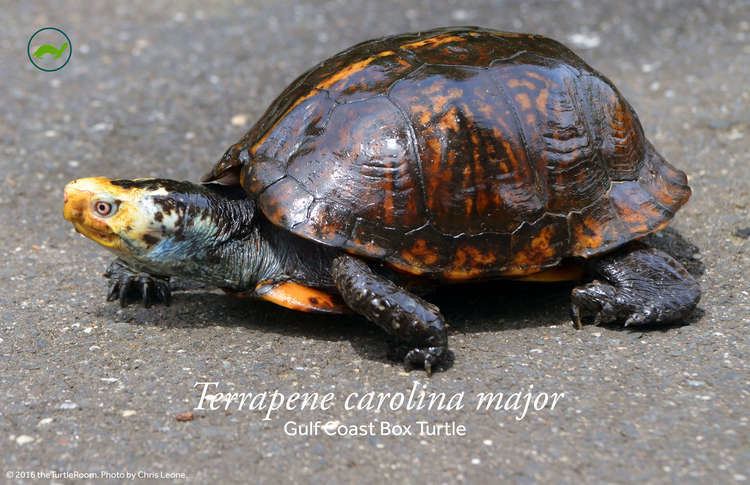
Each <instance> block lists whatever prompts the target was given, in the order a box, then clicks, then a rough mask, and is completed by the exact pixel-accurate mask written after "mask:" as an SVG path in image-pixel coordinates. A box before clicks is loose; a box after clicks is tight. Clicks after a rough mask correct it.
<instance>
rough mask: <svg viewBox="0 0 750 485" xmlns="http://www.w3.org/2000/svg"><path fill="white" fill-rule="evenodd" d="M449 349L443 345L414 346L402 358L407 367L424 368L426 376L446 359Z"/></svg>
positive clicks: (409, 368)
mask: <svg viewBox="0 0 750 485" xmlns="http://www.w3.org/2000/svg"><path fill="white" fill-rule="evenodd" d="M449 352H450V351H448V350H447V349H446V348H444V347H427V348H416V349H412V350H410V351H408V352H407V353H406V355H405V356H404V358H403V362H404V366H405V367H406V368H407V369H408V370H411V369H420V368H421V369H424V371H425V372H426V373H427V375H428V376H431V375H432V371H433V369H436V368H438V367H439V366H440V364H442V363H443V361H445V360H446V358H447V357H448V354H449Z"/></svg>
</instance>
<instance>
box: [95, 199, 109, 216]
mask: <svg viewBox="0 0 750 485" xmlns="http://www.w3.org/2000/svg"><path fill="white" fill-rule="evenodd" d="M94 210H96V212H97V213H98V214H99V215H100V216H108V215H110V214H111V213H112V204H111V203H109V202H104V201H103V200H99V201H97V202H96V204H94Z"/></svg>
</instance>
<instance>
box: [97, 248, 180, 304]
mask: <svg viewBox="0 0 750 485" xmlns="http://www.w3.org/2000/svg"><path fill="white" fill-rule="evenodd" d="M104 277H105V278H108V279H109V289H108V291H107V301H114V300H120V306H122V307H125V306H126V305H127V304H128V301H130V300H131V299H136V300H137V299H141V300H142V301H143V305H144V306H145V307H146V308H148V307H150V306H151V304H152V303H164V304H165V305H167V306H169V303H170V302H171V300H172V294H171V292H170V289H169V278H164V277H161V276H154V275H151V274H148V273H143V272H139V271H135V270H133V269H131V268H130V267H129V266H128V265H127V263H126V262H125V261H123V260H121V259H115V260H114V261H112V263H110V265H109V267H108V268H107V271H105V272H104Z"/></svg>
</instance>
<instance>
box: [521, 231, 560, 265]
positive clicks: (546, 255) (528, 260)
mask: <svg viewBox="0 0 750 485" xmlns="http://www.w3.org/2000/svg"><path fill="white" fill-rule="evenodd" d="M554 234H555V230H554V228H553V227H552V226H547V227H545V228H543V229H542V230H541V231H539V234H537V235H536V236H535V237H534V238H533V239H532V240H531V241H529V244H528V245H527V246H526V247H525V248H524V249H522V250H521V251H519V252H518V253H517V254H516V255H515V256H514V258H513V263H514V265H517V266H520V267H527V268H529V269H532V268H539V267H541V266H542V264H544V263H545V262H546V261H549V260H550V259H552V258H554V256H555V248H554V247H553V246H552V244H551V242H552V236H554Z"/></svg>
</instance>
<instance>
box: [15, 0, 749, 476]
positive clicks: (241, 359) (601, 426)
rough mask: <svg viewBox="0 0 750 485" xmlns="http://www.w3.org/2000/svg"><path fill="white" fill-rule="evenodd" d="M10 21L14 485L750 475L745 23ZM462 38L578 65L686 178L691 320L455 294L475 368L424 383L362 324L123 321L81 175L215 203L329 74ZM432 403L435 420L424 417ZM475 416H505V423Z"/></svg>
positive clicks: (247, 305) (201, 15) (690, 5)
mask: <svg viewBox="0 0 750 485" xmlns="http://www.w3.org/2000/svg"><path fill="white" fill-rule="evenodd" d="M2 10H3V14H2V15H1V16H0V27H1V28H0V88H1V89H0V169H1V171H0V183H1V184H2V189H1V190H0V228H1V229H0V257H1V258H2V265H1V266H0V281H2V291H1V292H0V396H1V397H0V463H1V464H2V467H1V468H2V470H0V472H3V473H4V475H2V476H4V477H5V478H6V479H7V480H8V481H9V482H19V481H23V479H24V478H31V477H32V476H33V477H37V478H39V477H41V479H42V480H44V481H47V482H49V481H52V482H56V483H68V482H71V481H76V480H82V481H92V482H93V481H98V478H102V477H105V478H106V477H107V475H103V473H104V472H107V473H111V474H115V475H109V478H113V479H115V480H117V481H120V480H125V479H127V478H129V477H130V476H129V475H126V473H131V474H133V475H134V476H136V477H137V478H140V479H144V480H148V481H155V480H157V479H166V480H172V479H176V480H177V481H180V480H181V478H180V477H185V479H186V480H190V481H194V482H198V483H207V482H210V481H213V482H218V483H247V482H250V481H253V482H254V481H258V482H265V483H274V482H277V481H278V480H279V479H284V480H290V481H293V482H308V481H313V480H315V481H316V482H317V481H321V480H325V481H326V482H330V483H347V482H348V483H351V482H362V483H382V482H384V481H387V482H394V483H420V482H433V483H443V482H447V483H450V482H457V481H466V482H485V481H489V480H498V479H499V480H502V481H506V482H510V483H519V484H526V483H535V482H546V483H550V482H552V483H602V482H616V483H625V482H649V483H689V482H692V483H707V482H713V483H728V482H747V481H748V480H749V479H750V429H749V426H750V423H749V422H748V420H749V419H750V404H749V403H748V398H749V397H750V396H749V394H750V372H749V371H750V368H749V367H750V366H748V357H749V355H750V353H749V352H750V346H749V345H748V337H747V330H748V323H749V321H750V293H749V292H750V285H748V281H749V278H748V273H749V272H750V256H749V255H748V249H750V238H749V237H748V236H750V217H749V216H748V214H749V213H750V160H749V157H748V152H750V109H749V108H750V88H748V86H750V84H749V83H748V81H747V80H748V78H750V4H748V3H747V2H744V1H736V2H730V1H708V0H707V1H704V2H700V1H678V0H663V1H659V2H653V1H645V0H636V1H629V2H620V1H615V0H612V1H601V2H599V1H583V0H580V1H570V2H555V3H552V2H546V1H524V2H511V1H505V2H503V1H500V2H494V3H492V2H468V1H462V2H440V3H439V4H438V2H427V1H418V2H411V1H407V0H397V1H377V2H366V1H362V0H352V1H341V2H311V3H287V2H278V1H265V0H263V1H260V0H258V1H255V2H252V3H251V4H242V3H241V2H218V1H200V2H198V1H196V2H167V1H162V0H150V1H137V2H93V1H92V2H67V3H60V2H52V1H47V2H41V1H39V2H37V1H35V2H17V3H16V2H14V3H10V4H7V5H5V6H4V7H3V8H2ZM465 24H469V25H472V24H476V25H482V26H485V27H490V28H495V29H498V30H510V31H524V32H536V33H540V34H545V35H548V36H550V37H553V38H556V39H558V40H561V41H563V42H565V43H566V44H568V45H569V46H571V47H572V48H573V49H574V50H576V51H577V52H578V53H579V54H580V55H581V56H582V57H583V58H584V59H585V60H586V61H588V62H589V63H590V64H592V65H593V66H594V67H595V68H597V69H598V70H600V71H601V72H603V73H605V74H606V75H607V76H608V77H610V78H611V79H612V80H613V81H614V82H615V84H616V85H617V86H618V87H619V89H620V90H621V91H622V92H623V94H624V95H625V96H626V98H627V99H628V100H629V101H630V102H631V103H632V104H633V105H634V107H635V109H636V111H637V112H638V114H639V116H640V118H641V120H642V122H643V124H644V127H645V129H646V132H647V135H648V136H649V138H650V139H651V140H652V141H653V143H654V144H655V146H656V147H657V148H658V149H659V151H660V152H661V153H662V154H663V155H664V156H665V157H666V158H667V159H668V160H670V161H671V162H672V163H673V164H674V165H676V166H678V167H679V168H681V169H683V170H685V171H686V172H687V173H688V174H689V177H690V184H691V186H692V187H693V191H694V195H693V197H692V199H691V201H690V202H689V204H688V205H687V206H686V207H685V208H684V209H683V210H681V211H680V212H679V213H678V214H677V217H676V218H675V219H674V221H673V223H672V225H671V228H670V230H668V231H666V232H665V233H664V234H663V235H661V236H658V237H654V238H652V243H653V244H655V245H658V246H660V247H664V248H666V249H668V250H669V251H671V252H672V253H673V254H675V255H676V256H677V257H678V258H679V259H681V260H682V261H683V262H685V263H686V265H687V266H688V267H689V268H690V270H691V271H692V272H693V273H694V274H695V275H696V276H698V277H699V280H700V282H701V285H702V287H703V290H704V296H703V299H702V301H701V304H700V307H699V310H698V311H697V312H696V314H695V316H694V317H693V318H692V319H691V320H690V321H688V322H685V323H686V324H685V325H676V326H671V327H669V328H664V329H651V330H645V331H644V330H624V329H622V328H618V327H610V326H607V327H594V326H587V327H585V328H584V329H583V330H576V329H575V328H573V326H572V325H571V323H570V320H569V315H568V295H569V292H570V286H569V285H552V286H535V285H518V284H509V283H500V284H490V285H483V286H481V287H469V288H448V289H443V290H442V291H440V292H439V293H438V294H437V295H436V296H435V297H434V298H433V301H435V302H436V303H438V304H439V305H440V306H441V307H442V308H443V310H444V313H445V315H446V316H447V318H448V320H449V321H450V323H451V328H450V339H451V345H452V349H453V350H454V352H455V354H456V359H455V364H454V365H453V367H452V368H450V369H449V370H448V371H446V372H441V373H437V374H435V375H433V376H432V377H431V378H428V377H426V376H425V374H424V373H423V372H418V371H415V372H411V373H407V372H404V371H403V369H402V368H401V366H399V365H396V364H393V363H391V362H389V361H388V360H387V358H386V351H387V348H386V344H385V341H384V335H383V333H382V332H380V331H379V330H377V329H375V328H373V327H372V326H371V325H369V324H367V323H366V322H365V321H363V320H360V319H357V318H353V317H323V316H310V315H303V314H298V313H294V312H291V311H286V310H284V309H280V308H278V307H275V306H272V305H270V304H267V303H260V302H252V301H237V300H234V299H232V298H230V297H228V296H226V295H224V294H223V293H221V292H215V291H212V290H208V289H201V288H192V289H190V288H188V291H184V292H178V293H176V294H175V297H174V302H173V305H172V306H170V307H155V308H151V309H148V310H147V309H144V308H142V307H138V306H130V307H127V308H125V309H120V307H119V306H118V305H117V304H115V303H107V302H105V299H104V297H105V281H104V279H103V278H102V276H101V274H102V272H103V271H104V269H105V267H106V265H107V263H108V261H109V260H110V259H111V258H110V256H109V255H108V254H107V253H106V251H105V250H104V249H102V248H100V247H98V246H97V245H95V244H94V243H92V242H91V241H88V240H84V239H82V238H80V237H79V236H78V235H77V234H76V233H75V232H74V231H73V229H72V227H71V226H70V225H69V224H68V223H67V222H66V221H64V220H63V219H62V216H61V208H62V188H63V186H64V185H65V183H66V182H67V181H68V180H71V179H74V178H77V177H82V176H92V175H105V176H110V177H123V178H134V177H148V176H160V177H168V178H176V179H189V180H197V178H198V177H199V176H200V175H201V174H202V173H204V172H205V171H206V170H207V169H208V168H209V167H210V166H211V165H212V164H213V163H214V162H215V161H216V160H217V159H218V157H220V156H221V154H223V152H224V150H225V149H226V148H227V147H228V146H229V145H230V144H231V143H233V142H235V141H236V140H237V139H239V138H240V136H241V135H242V134H243V133H244V132H245V131H246V130H247V129H249V127H250V126H251V125H252V123H253V122H254V120H256V119H257V118H258V117H259V116H260V115H261V114H262V112H263V111H264V110H265V108H266V107H267V106H268V104H269V103H270V102H271V101H272V100H273V98H274V97H275V96H276V95H277V94H278V93H279V92H280V91H281V90H282V89H283V88H284V86H285V85H286V84H287V83H289V82H290V81H291V80H292V79H294V78H295V77H296V76H297V75H298V74H299V73H300V72H302V71H303V70H305V69H307V68H308V67H310V66H311V65H312V64H314V63H316V62H317V61H319V60H322V59H324V58H326V57H327V56H329V55H332V54H334V53H336V52H337V51H339V50H342V49H343V48H346V47H347V46H349V45H351V44H354V43H356V42H359V41H362V40H366V39H369V38H373V37H378V36H381V35H386V34H393V33H398V32H407V31H416V30H420V29H427V28H432V27H436V26H445V25H465ZM44 26H56V27H59V28H60V29H61V30H63V31H65V33H66V34H67V35H68V36H69V38H70V40H71V43H72V58H71V59H70V62H69V63H68V64H67V65H66V66H65V67H64V68H62V69H61V70H59V71H55V72H42V71H40V70H38V69H36V68H35V67H34V66H32V65H31V63H30V62H29V59H28V58H27V54H26V47H27V43H28V41H29V37H30V36H31V34H33V33H34V32H35V31H36V30H37V29H39V28H41V27H44ZM200 382H205V383H216V384H215V385H214V384H198V385H196V383H200ZM204 387H205V388H206V395H214V394H216V393H238V398H239V397H241V395H242V394H243V393H244V395H245V397H246V398H247V400H246V402H245V406H244V407H242V408H240V406H239V403H238V402H234V403H233V405H232V406H229V408H228V409H227V408H225V407H221V408H220V409H213V410H212V409H210V406H209V402H208V401H206V400H205V399H204V400H203V401H201V397H202V390H203V388H204ZM274 391H277V392H276V393H274ZM422 391H423V392H424V393H425V394H426V395H425V397H424V399H425V400H424V401H422V404H423V405H424V404H425V402H427V401H429V399H430V398H433V401H434V402H433V403H432V404H433V405H432V407H431V409H428V408H425V407H422V408H419V406H418V404H419V403H418V402H417V401H416V400H418V398H419V396H421V395H422V394H421V392H422ZM264 393H265V394H264ZM294 393H301V394H307V396H306V397H308V401H307V402H306V403H305V405H307V406H308V407H305V408H303V409H301V408H300V407H301V406H302V400H301V399H300V400H298V401H294V399H293V398H294V396H295V394H294ZM311 393H318V397H319V398H320V399H318V401H317V405H318V407H317V408H315V409H310V408H309V405H311V403H312V400H313V397H314V396H312V394H311ZM329 393H331V395H332V397H330V398H328V401H327V403H326V402H321V400H324V396H325V395H326V394H329ZM368 393H372V394H368ZM385 393H389V394H388V395H384V394H385ZM480 393H496V394H497V393H503V396H502V399H501V398H500V396H499V395H495V396H494V397H496V398H497V400H496V401H495V404H496V403H497V402H501V405H500V409H495V407H494V405H493V406H492V407H491V409H487V408H486V406H484V405H483V404H482V403H483V402H484V404H486V401H482V400H481V399H482V398H483V396H484V397H486V394H485V395H482V394H480ZM259 396H260V397H259ZM399 396H400V397H399ZM441 396H442V397H443V398H444V400H443V401H442V406H441V402H440V398H441ZM203 397H206V396H203ZM303 397H305V396H303ZM410 397H411V400H410ZM555 397H556V399H555ZM253 399H254V400H253ZM264 399H265V400H264ZM553 399H555V404H554V406H553V405H552V401H553ZM451 400H452V405H450V402H449V401H451ZM280 401H281V402H282V404H279V402H280ZM251 403H253V405H252V406H251ZM326 404H328V406H326ZM459 404H460V406H459ZM542 404H544V405H542ZM277 405H278V406H277ZM527 405H528V406H527ZM279 406H280V407H279ZM286 406H289V407H290V408H291V409H287V407H286ZM535 406H537V407H538V408H539V409H536V408H535ZM196 407H203V408H204V409H202V410H196V409H195V408H196ZM478 407H479V409H477V408H478ZM274 408H275V409H274ZM362 408H364V409H362ZM524 408H525V409H526V411H525V412H524ZM191 412H192V414H190V413H191ZM266 417H267V418H268V419H265V418H266ZM316 422H317V423H318V424H315V423H316ZM419 422H426V423H428V425H420V424H419ZM289 423H292V424H289ZM309 423H313V424H309ZM370 423H372V427H373V428H375V429H374V430H369V429H366V430H365V429H363V428H368V427H369V426H370ZM382 423H388V425H383V424H382ZM439 423H448V424H447V425H446V426H445V427H442V428H440V430H438V431H439V432H440V435H438V436H434V435H430V434H431V433H427V432H428V431H433V432H438V431H436V430H437V428H436V427H435V426H433V425H436V424H439ZM381 426H386V427H387V426H390V431H391V433H392V434H391V435H387V434H385V433H383V430H382V429H381ZM406 426H410V427H411V430H410V431H411V433H412V434H411V435H407V434H405V432H406V429H405V427H406ZM420 427H426V428H427V429H426V430H425V429H420ZM461 430H463V432H461ZM359 431H363V433H361V434H363V436H340V435H339V434H360V433H359ZM307 432H312V433H313V435H312V436H306V435H305V434H306V433H307ZM420 432H421V433H420ZM315 433H317V435H315ZM329 433H330V434H333V435H334V436H329ZM396 433H402V434H401V435H400V436H396V435H395V434H396ZM447 434H451V435H450V436H448V435H447ZM64 472H67V473H68V475H63V473H64Z"/></svg>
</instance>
